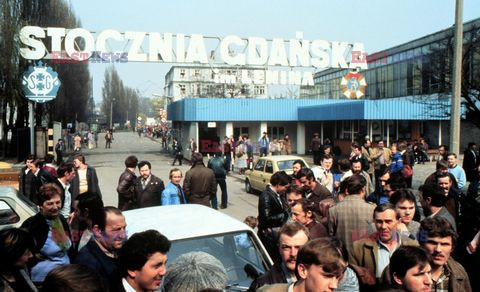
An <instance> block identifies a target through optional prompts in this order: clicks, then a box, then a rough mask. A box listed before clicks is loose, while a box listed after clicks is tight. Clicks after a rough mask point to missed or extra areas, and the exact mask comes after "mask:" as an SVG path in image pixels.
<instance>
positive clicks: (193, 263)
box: [162, 251, 227, 292]
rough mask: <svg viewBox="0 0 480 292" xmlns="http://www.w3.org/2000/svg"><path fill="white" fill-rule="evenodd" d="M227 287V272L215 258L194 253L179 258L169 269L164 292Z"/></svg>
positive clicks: (194, 291) (195, 291)
mask: <svg viewBox="0 0 480 292" xmlns="http://www.w3.org/2000/svg"><path fill="white" fill-rule="evenodd" d="M226 286H227V272H226V271H225V268H224V267H223V264H222V263H221V262H220V261H219V260H218V259H217V258H215V257H214V256H212V255H210V254H208V253H206V252H203V251H194V252H189V253H186V254H183V255H181V256H179V257H178V258H177V259H176V260H175V261H174V262H173V263H172V264H171V265H170V266H169V268H168V272H167V274H166V275H165V278H164V281H163V285H162V288H163V290H162V291H165V292H170V291H172V292H176V291H190V292H199V291H203V290H204V289H212V290H213V289H219V290H220V291H223V290H222V289H224V288H225V287H226Z"/></svg>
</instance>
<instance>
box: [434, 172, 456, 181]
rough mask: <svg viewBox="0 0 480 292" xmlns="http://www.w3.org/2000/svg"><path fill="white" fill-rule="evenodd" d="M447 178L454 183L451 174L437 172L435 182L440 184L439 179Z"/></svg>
mask: <svg viewBox="0 0 480 292" xmlns="http://www.w3.org/2000/svg"><path fill="white" fill-rule="evenodd" d="M445 177H448V179H449V180H450V182H452V178H451V177H450V175H449V173H448V172H447V173H445V172H437V173H436V174H435V181H436V182H438V179H440V178H445Z"/></svg>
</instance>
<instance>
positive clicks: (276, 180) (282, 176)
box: [270, 170, 292, 186]
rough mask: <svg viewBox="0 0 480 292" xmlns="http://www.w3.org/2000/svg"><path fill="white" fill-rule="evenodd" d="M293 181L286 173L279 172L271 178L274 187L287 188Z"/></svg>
mask: <svg viewBox="0 0 480 292" xmlns="http://www.w3.org/2000/svg"><path fill="white" fill-rule="evenodd" d="M291 181H292V179H291V177H290V176H289V175H288V174H287V173H286V172H285V171H283V170H282V171H278V172H276V173H274V174H273V175H272V177H271V178H270V183H271V184H272V186H277V185H281V186H286V185H288V184H290V182H291Z"/></svg>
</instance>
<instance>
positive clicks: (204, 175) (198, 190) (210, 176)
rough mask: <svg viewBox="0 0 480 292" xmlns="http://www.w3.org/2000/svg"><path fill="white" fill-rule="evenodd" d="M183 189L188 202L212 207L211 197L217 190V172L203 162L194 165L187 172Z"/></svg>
mask: <svg viewBox="0 0 480 292" xmlns="http://www.w3.org/2000/svg"><path fill="white" fill-rule="evenodd" d="M183 191H184V192H185V198H186V199H187V202H188V203H190V204H201V205H205V206H207V207H210V197H211V196H213V195H215V194H216V192H217V181H216V180H215V174H214V173H213V171H212V170H211V169H209V168H206V167H205V165H203V164H197V165H195V166H192V168H190V170H189V171H187V173H186V174H185V179H184V180H183Z"/></svg>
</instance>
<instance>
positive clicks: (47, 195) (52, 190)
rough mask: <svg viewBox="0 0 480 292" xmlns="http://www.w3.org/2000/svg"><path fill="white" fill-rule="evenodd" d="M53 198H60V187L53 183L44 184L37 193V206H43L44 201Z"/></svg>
mask: <svg viewBox="0 0 480 292" xmlns="http://www.w3.org/2000/svg"><path fill="white" fill-rule="evenodd" d="M55 196H59V197H60V198H61V197H62V190H60V187H59V186H57V185H56V184H54V183H47V184H44V185H43V186H41V187H40V190H39V191H38V195H37V200H38V205H39V206H41V205H43V203H45V201H48V200H51V199H52V198H53V197H55Z"/></svg>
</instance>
